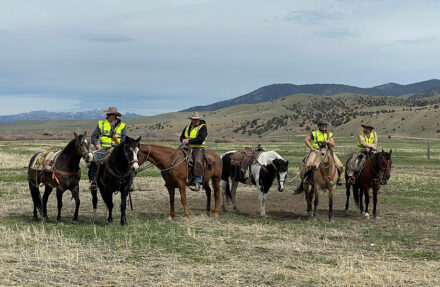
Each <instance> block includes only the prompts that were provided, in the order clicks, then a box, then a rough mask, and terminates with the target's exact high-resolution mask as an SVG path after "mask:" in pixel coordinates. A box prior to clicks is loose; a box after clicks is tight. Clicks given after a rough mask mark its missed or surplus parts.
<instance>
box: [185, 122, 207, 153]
mask: <svg viewBox="0 0 440 287" xmlns="http://www.w3.org/2000/svg"><path fill="white" fill-rule="evenodd" d="M190 126H191V124H189V125H188V126H187V127H186V130H185V138H190V139H195V138H197V136H198V135H199V130H200V129H201V128H202V127H203V126H205V124H201V125H198V126H197V127H195V128H193V129H191V131H190V130H189V127H190ZM205 144H206V142H205V141H203V143H202V144H188V147H191V148H192V147H205Z"/></svg>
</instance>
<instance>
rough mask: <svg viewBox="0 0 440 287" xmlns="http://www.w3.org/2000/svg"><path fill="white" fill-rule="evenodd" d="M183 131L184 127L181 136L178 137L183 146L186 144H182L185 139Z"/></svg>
mask: <svg viewBox="0 0 440 287" xmlns="http://www.w3.org/2000/svg"><path fill="white" fill-rule="evenodd" d="M185 130H186V127H184V128H183V130H182V134H181V135H180V142H181V143H183V144H186V143H184V142H183V140H184V139H185Z"/></svg>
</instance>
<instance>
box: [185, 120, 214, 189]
mask: <svg viewBox="0 0 440 287" xmlns="http://www.w3.org/2000/svg"><path fill="white" fill-rule="evenodd" d="M188 119H191V123H190V124H189V125H187V126H186V127H185V128H184V129H183V130H182V134H181V135H180V142H181V143H182V144H184V145H187V146H188V147H189V148H190V149H191V150H192V156H193V162H194V167H193V174H194V177H195V179H196V182H195V186H192V187H191V190H192V191H199V190H200V186H201V184H202V182H203V178H202V177H203V160H204V156H205V144H206V143H205V139H206V137H207V136H208V128H207V127H206V122H205V121H204V120H202V119H201V117H200V115H199V113H198V112H193V113H192V116H191V117H189V118H188Z"/></svg>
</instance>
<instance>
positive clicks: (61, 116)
mask: <svg viewBox="0 0 440 287" xmlns="http://www.w3.org/2000/svg"><path fill="white" fill-rule="evenodd" d="M137 117H143V115H138V114H135V113H124V118H137ZM102 118H103V113H102V110H93V111H85V112H61V113H57V112H49V111H32V112H29V113H21V114H16V115H7V116H0V122H17V121H27V120H88V119H102Z"/></svg>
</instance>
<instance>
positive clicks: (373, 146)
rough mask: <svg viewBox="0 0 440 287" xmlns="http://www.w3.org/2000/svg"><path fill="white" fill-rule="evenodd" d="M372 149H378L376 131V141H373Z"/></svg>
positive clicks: (375, 134)
mask: <svg viewBox="0 0 440 287" xmlns="http://www.w3.org/2000/svg"><path fill="white" fill-rule="evenodd" d="M372 149H373V150H374V151H377V133H376V132H374V141H373V144H372Z"/></svg>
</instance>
